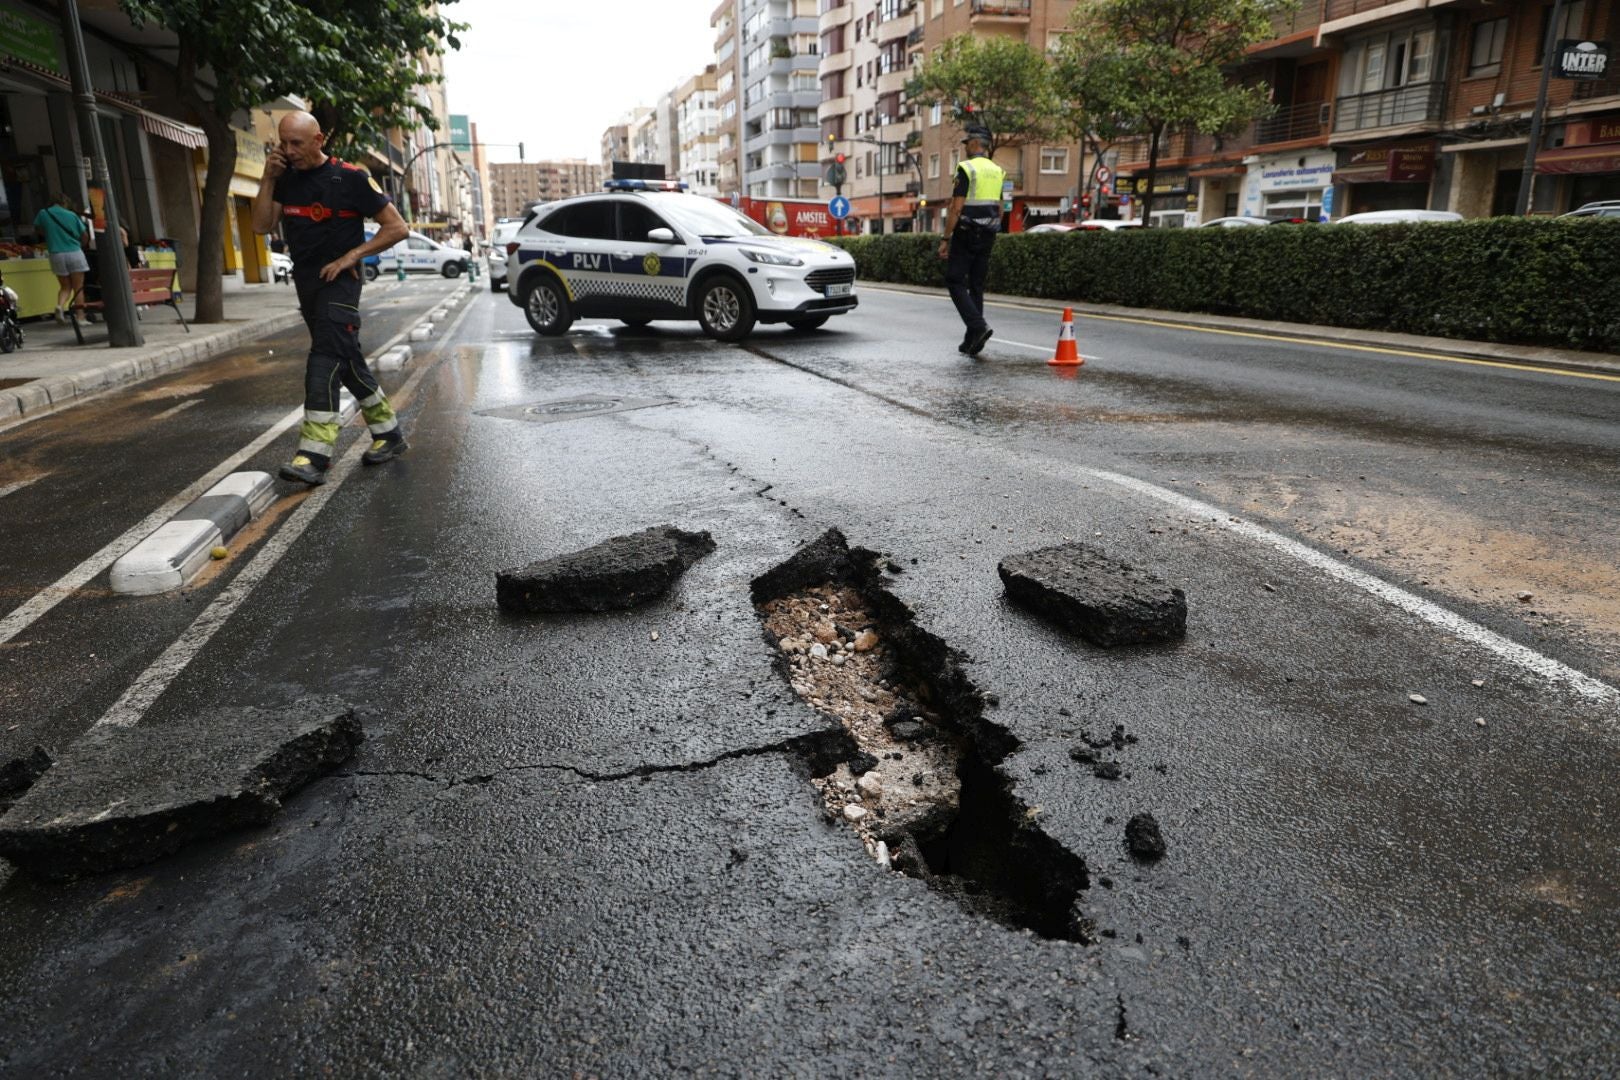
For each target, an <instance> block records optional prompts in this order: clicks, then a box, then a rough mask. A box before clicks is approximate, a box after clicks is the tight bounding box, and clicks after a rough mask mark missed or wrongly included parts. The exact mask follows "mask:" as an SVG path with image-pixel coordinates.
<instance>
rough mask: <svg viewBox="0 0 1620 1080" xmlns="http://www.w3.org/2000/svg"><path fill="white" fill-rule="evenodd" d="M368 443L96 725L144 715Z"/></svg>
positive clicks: (124, 723) (338, 465) (422, 371)
mask: <svg viewBox="0 0 1620 1080" xmlns="http://www.w3.org/2000/svg"><path fill="white" fill-rule="evenodd" d="M472 311H473V306H472V305H468V307H467V308H466V310H464V311H463V312H462V313H461V314H460V315H459V316H458V317H457V318H456V320H455V322H453V323H451V324H450V328H449V329H448V330H446V331H445V333H444V335H443V336H442V337H441V338H440V341H441V342H443V343H444V344H445V345H446V346H448V344H449V342H450V340H451V339H452V338H453V337H454V335H455V333H456V331H457V330H459V329H461V324H462V322H463V321H464V320H465V319H466V318H467V316H468V315H470V314H472ZM435 367H437V365H436V364H425V365H423V366H422V367H420V368H417V369H416V373H415V374H413V375H412V376H411V377H410V378H409V379H407V380H406V381H405V385H404V386H402V387H400V388H399V392H398V393H397V394H395V395H394V397H395V399H396V400H398V401H399V402H400V403H401V405H403V404H404V403H405V402H406V401H408V400H409V399H410V396H411V394H412V393H413V392H414V391H415V390H416V385H417V383H418V382H420V381H421V380H422V377H423V376H425V375H426V374H427V373H428V372H429V371H432V370H433V369H434V368H435ZM370 445H371V441H370V440H369V439H356V440H355V442H354V445H352V446H350V447H349V449H348V451H347V452H346V453H344V455H343V456H342V457H341V458H339V459H338V460H337V461H336V462H334V463H333V465H332V469H331V472H330V473H328V479H327V481H326V483H325V484H323V485H322V486H320V487H318V488H316V489H315V490H314V491H312V492H310V494H309V495H308V497H306V498H305V499H304V501H303V502H302V503H301V504H299V507H298V509H297V510H294V511H293V513H292V516H291V517H289V518H288V519H287V523H286V524H285V525H283V526H282V527H281V528H280V529H279V530H277V531H276V533H275V535H273V536H271V537H270V539H269V540H267V541H265V544H264V546H263V547H261V548H260V549H259V550H258V551H257V552H255V553H254V555H253V558H252V559H250V560H249V561H248V564H247V565H246V566H244V567H243V568H242V569H241V570H240V571H239V572H238V573H237V575H236V576H235V577H234V578H232V579H231V583H230V584H229V585H227V586H226V587H225V588H224V589H223V590H221V592H220V593H219V595H218V596H216V597H214V599H213V600H212V601H211V602H210V603H209V605H208V606H207V607H205V608H203V610H202V613H201V614H199V615H198V616H197V617H196V619H194V620H192V623H191V625H190V626H188V627H186V629H185V632H184V633H182V634H181V635H180V636H179V637H178V638H176V639H175V640H174V642H173V643H172V644H170V645H169V647H168V648H167V649H164V650H163V654H162V655H161V656H159V657H158V658H157V659H156V660H154V661H152V663H151V664H150V665H149V666H148V667H147V669H146V670H145V671H143V672H141V674H140V677H139V678H137V679H136V680H135V681H134V682H133V683H131V684H130V686H129V688H128V689H127V690H125V691H124V692H123V694H122V695H121V696H120V697H119V698H118V700H117V701H115V702H113V704H112V707H111V708H110V709H108V710H107V711H106V713H104V714H103V715H102V717H101V719H100V720H97V721H96V724H95V726H96V727H102V726H103V725H106V726H109V727H133V726H134V725H136V724H138V723H140V720H141V717H143V716H145V715H146V710H147V709H150V708H151V707H152V703H153V702H155V701H156V700H157V699H158V698H159V697H161V696H162V695H163V692H164V691H165V690H167V689H168V688H169V684H170V683H172V682H174V680H175V679H176V678H178V677H179V675H180V673H181V672H182V671H184V670H185V669H186V667H187V665H189V664H190V663H191V662H192V661H193V660H194V659H196V658H197V654H198V653H200V652H202V650H203V648H204V647H205V646H206V645H207V644H208V642H209V641H210V640H211V639H212V638H213V636H214V635H215V634H217V633H218V632H219V629H220V627H222V626H224V625H225V623H226V622H227V621H228V620H229V619H230V617H231V616H232V615H234V614H235V613H236V609H237V608H239V607H241V606H242V601H244V600H246V599H247V598H248V594H249V593H251V592H252V591H253V589H254V587H255V586H257V585H258V584H259V582H261V581H263V580H264V579H265V578H266V577H268V576H269V574H270V571H271V570H274V569H275V566H276V563H278V562H280V561H281V557H282V556H283V555H285V554H286V553H287V551H288V550H289V549H290V548H291V547H292V546H293V544H294V543H296V542H297V540H298V538H299V537H300V536H302V535H303V534H304V530H305V529H307V528H309V526H310V523H311V522H313V521H314V520H315V516H316V515H317V514H319V513H320V512H321V508H322V507H324V506H325V505H326V504H327V503H328V502H330V501H331V499H332V496H333V495H335V494H337V489H338V488H340V487H342V486H343V481H345V480H347V479H348V478H349V476H350V475H351V474H352V473H353V472H354V469H355V466H356V465H357V464H359V461H360V455H362V454H364V453H365V452H366V450H367V448H368V447H370Z"/></svg>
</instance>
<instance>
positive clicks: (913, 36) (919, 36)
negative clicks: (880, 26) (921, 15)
mask: <svg viewBox="0 0 1620 1080" xmlns="http://www.w3.org/2000/svg"><path fill="white" fill-rule="evenodd" d="M926 36H927V33H926V31H925V30H924V29H923V28H922V27H921V26H918V27H914V28H913V29H912V31H911V33H909V34H907V35H906V48H908V49H915V48H918V47H919V46H921V45H922V43H923V38H924V37H926Z"/></svg>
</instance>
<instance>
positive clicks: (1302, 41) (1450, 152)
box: [1118, 0, 1620, 225]
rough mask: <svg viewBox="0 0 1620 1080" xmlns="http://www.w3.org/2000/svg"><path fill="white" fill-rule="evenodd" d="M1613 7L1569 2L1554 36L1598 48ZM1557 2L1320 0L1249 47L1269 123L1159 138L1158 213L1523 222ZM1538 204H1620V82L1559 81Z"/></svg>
mask: <svg viewBox="0 0 1620 1080" xmlns="http://www.w3.org/2000/svg"><path fill="white" fill-rule="evenodd" d="M1616 11H1617V5H1616V4H1615V3H1614V2H1613V0H1608V2H1601V0H1572V2H1568V3H1566V4H1564V6H1563V13H1562V16H1561V20H1560V26H1559V27H1557V28H1556V36H1557V37H1558V38H1560V39H1572V40H1577V41H1587V40H1601V39H1603V38H1606V37H1608V36H1610V35H1612V34H1613V33H1614V31H1615V29H1616V20H1617V15H1616ZM1551 14H1552V5H1551V4H1543V3H1539V2H1532V0H1500V2H1495V3H1480V4H1471V3H1470V4H1453V3H1445V2H1443V0H1421V2H1414V0H1307V2H1306V3H1305V4H1304V5H1303V6H1302V7H1301V8H1300V9H1299V10H1298V11H1297V12H1296V13H1294V14H1293V15H1291V16H1288V17H1285V18H1280V19H1278V20H1277V22H1276V24H1275V25H1274V28H1273V29H1274V36H1273V37H1272V38H1271V39H1269V40H1267V41H1264V42H1261V43H1259V44H1258V45H1255V46H1254V47H1252V48H1251V49H1250V50H1249V52H1248V55H1247V58H1246V62H1245V63H1244V65H1243V66H1242V67H1241V68H1240V69H1239V70H1238V71H1236V72H1234V73H1233V77H1234V78H1235V79H1239V80H1244V81H1249V80H1256V79H1263V80H1264V81H1265V82H1266V84H1267V85H1268V86H1270V87H1271V94H1272V101H1273V102H1274V104H1275V106H1276V108H1275V111H1274V112H1273V113H1272V115H1270V116H1268V117H1266V118H1264V119H1262V120H1260V121H1258V122H1256V123H1254V124H1252V125H1250V126H1249V127H1248V128H1247V129H1246V130H1244V131H1242V132H1239V133H1236V134H1233V135H1228V136H1209V135H1201V134H1196V133H1190V132H1182V133H1175V134H1170V135H1167V136H1166V137H1165V138H1164V139H1163V140H1162V141H1161V144H1160V174H1159V176H1158V177H1157V178H1156V180H1155V183H1154V192H1153V193H1152V195H1153V207H1154V216H1155V219H1156V220H1158V221H1160V222H1161V223H1163V224H1167V225H1194V224H1197V223H1198V222H1199V221H1205V220H1210V219H1213V218H1215V217H1221V216H1226V215H1231V214H1240V213H1241V214H1252V215H1256V216H1262V217H1272V218H1280V217H1303V218H1308V219H1312V220H1315V219H1317V218H1319V217H1324V216H1326V217H1342V216H1344V215H1346V214H1351V213H1359V212H1362V211H1366V210H1386V209H1435V210H1454V211H1456V212H1458V213H1461V214H1463V215H1464V216H1465V217H1485V216H1490V215H1493V214H1510V213H1512V212H1513V210H1514V206H1515V200H1516V197H1517V194H1518V190H1519V181H1520V177H1521V173H1522V168H1523V164H1524V159H1525V151H1526V147H1527V142H1528V131H1529V124H1530V118H1531V114H1532V112H1533V109H1534V105H1535V98H1536V91H1537V87H1538V85H1539V83H1540V78H1541V65H1542V46H1543V43H1544V41H1545V40H1546V34H1547V30H1548V24H1549V22H1550V21H1551ZM1146 171H1147V145H1146V142H1145V141H1143V140H1138V141H1136V142H1133V143H1131V144H1129V145H1127V146H1125V147H1122V148H1121V150H1120V164H1119V173H1120V177H1119V180H1118V190H1119V192H1120V193H1121V194H1123V195H1124V196H1125V197H1126V199H1127V200H1129V204H1128V205H1127V207H1126V208H1125V209H1124V213H1125V214H1126V215H1127V216H1141V211H1142V207H1143V205H1144V202H1145V200H1146V198H1147V195H1148V193H1147V191H1146V187H1147V177H1146ZM1533 192H1534V199H1533V203H1532V210H1533V212H1536V213H1542V214H1553V213H1560V212H1562V211H1564V210H1568V209H1571V208H1573V207H1575V206H1578V205H1580V204H1581V203H1583V202H1587V201H1591V200H1595V199H1599V198H1620V78H1616V77H1615V75H1614V73H1613V70H1612V68H1611V69H1610V71H1609V72H1608V73H1607V74H1606V76H1605V77H1603V78H1597V79H1583V80H1568V79H1561V78H1554V79H1552V80H1551V82H1550V90H1549V94H1548V108H1547V113H1546V132H1545V137H1544V139H1543V143H1542V148H1541V149H1540V150H1539V153H1538V156H1537V163H1536V167H1535V186H1534V189H1533Z"/></svg>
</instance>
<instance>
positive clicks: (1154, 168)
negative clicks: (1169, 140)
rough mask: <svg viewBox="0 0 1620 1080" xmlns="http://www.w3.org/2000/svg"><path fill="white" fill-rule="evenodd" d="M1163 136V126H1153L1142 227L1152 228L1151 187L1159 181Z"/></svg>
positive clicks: (1149, 146) (1143, 198)
mask: <svg viewBox="0 0 1620 1080" xmlns="http://www.w3.org/2000/svg"><path fill="white" fill-rule="evenodd" d="M1162 134H1164V125H1163V124H1154V125H1153V129H1152V132H1151V135H1152V139H1153V141H1152V142H1150V143H1148V174H1147V194H1146V195H1144V196H1143V197H1142V200H1143V201H1142V227H1143V228H1146V229H1151V228H1153V185H1154V184H1156V183H1157V182H1158V180H1159V136H1160V135H1162Z"/></svg>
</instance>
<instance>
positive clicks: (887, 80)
mask: <svg viewBox="0 0 1620 1080" xmlns="http://www.w3.org/2000/svg"><path fill="white" fill-rule="evenodd" d="M910 81H911V69H910V68H904V67H900V68H895V69H894V70H893V71H890V72H888V73H886V74H883V75H879V76H878V80H877V92H878V96H879V97H882V96H883V95H884V94H898V93H900V92H901V91H902V90H904V89H905V88H906V83H908V82H910Z"/></svg>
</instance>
